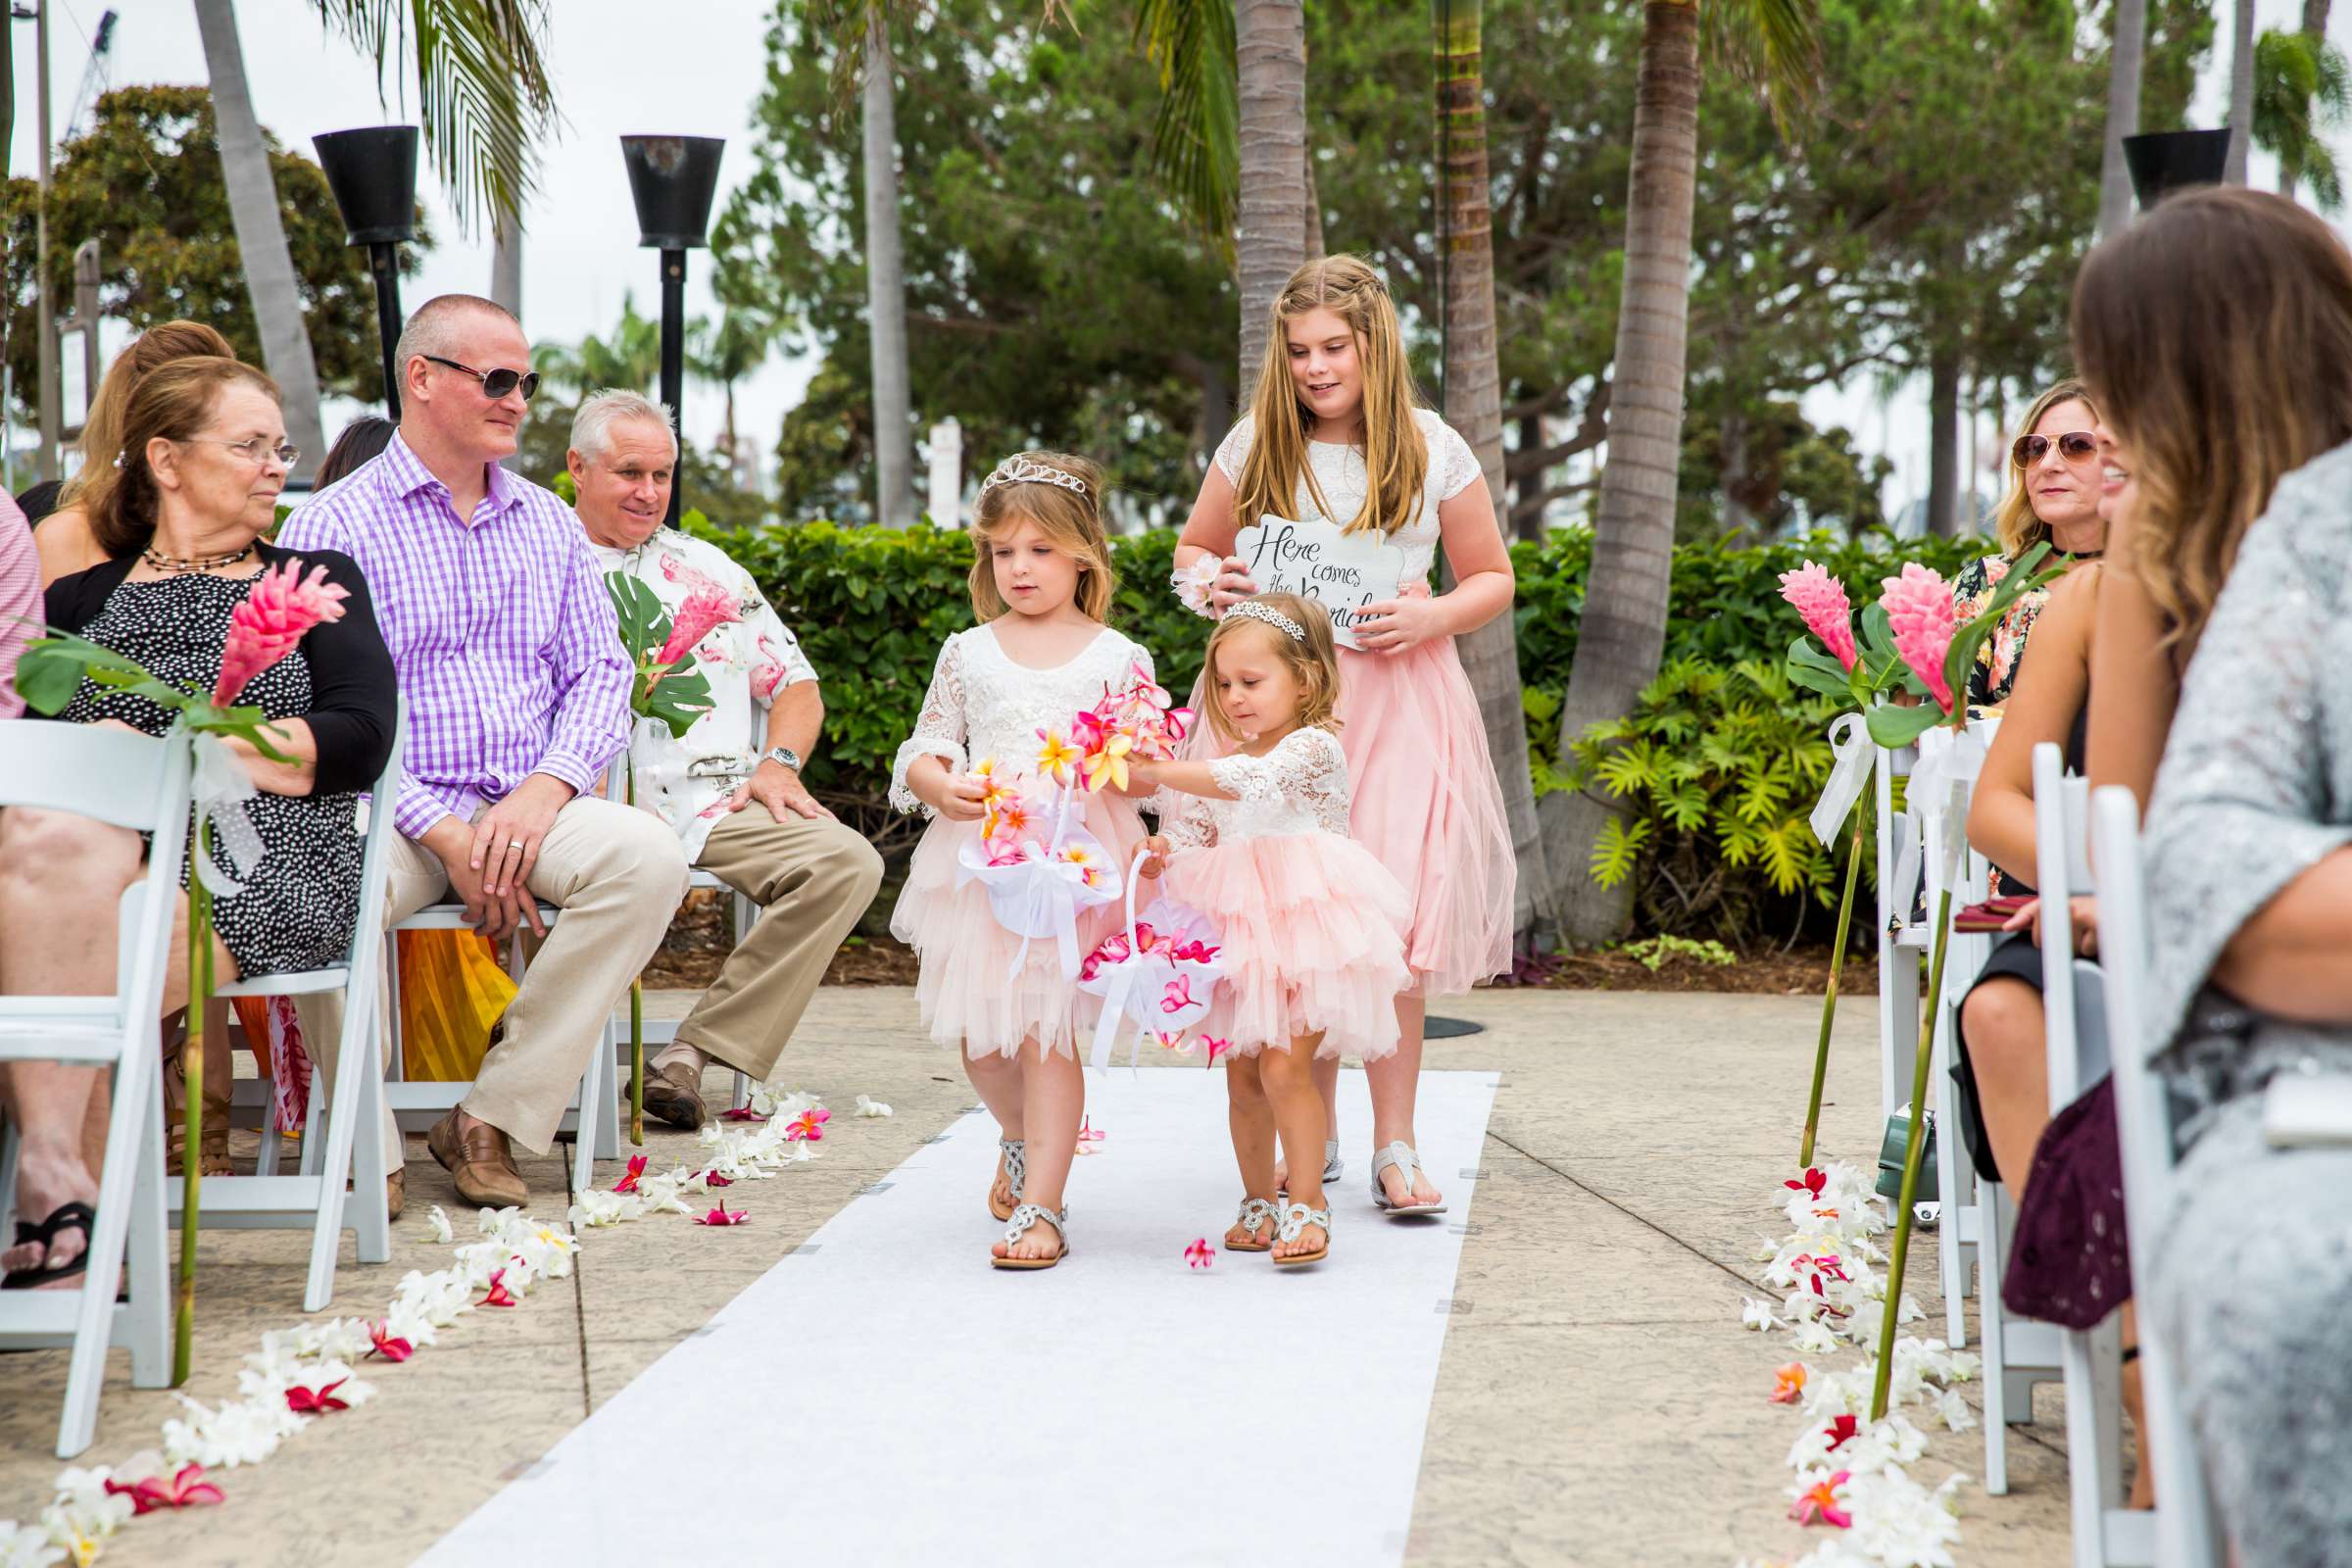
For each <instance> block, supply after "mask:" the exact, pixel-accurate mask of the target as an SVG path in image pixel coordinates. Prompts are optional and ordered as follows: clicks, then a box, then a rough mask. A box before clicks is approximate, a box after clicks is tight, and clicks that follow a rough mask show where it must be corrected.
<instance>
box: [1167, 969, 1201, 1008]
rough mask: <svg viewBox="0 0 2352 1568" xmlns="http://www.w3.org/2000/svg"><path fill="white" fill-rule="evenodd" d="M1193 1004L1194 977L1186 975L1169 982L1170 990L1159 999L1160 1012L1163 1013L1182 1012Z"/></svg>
mask: <svg viewBox="0 0 2352 1568" xmlns="http://www.w3.org/2000/svg"><path fill="white" fill-rule="evenodd" d="M1191 1005H1193V977H1192V976H1191V975H1186V974H1180V975H1178V976H1177V977H1176V978H1175V979H1173V980H1171V981H1169V982H1168V989H1167V990H1166V991H1165V992H1163V993H1162V994H1161V996H1160V999H1159V1010H1160V1011H1162V1012H1182V1011H1183V1010H1184V1009H1185V1008H1187V1007H1189V1006H1191Z"/></svg>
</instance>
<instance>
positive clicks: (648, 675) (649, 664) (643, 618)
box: [605, 571, 711, 740]
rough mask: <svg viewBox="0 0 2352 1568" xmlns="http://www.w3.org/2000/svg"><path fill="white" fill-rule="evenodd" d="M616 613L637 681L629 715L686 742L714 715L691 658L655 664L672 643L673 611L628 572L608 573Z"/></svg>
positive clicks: (705, 682)
mask: <svg viewBox="0 0 2352 1568" xmlns="http://www.w3.org/2000/svg"><path fill="white" fill-rule="evenodd" d="M605 591H606V592H607V593H609V594H611V595H612V596H613V616H614V618H615V619H617V620H618V621H619V623H620V645H621V646H622V647H623V648H625V649H627V650H628V654H629V662H630V663H632V664H634V665H635V666H636V668H637V678H636V680H635V682H634V683H633V684H632V685H631V686H630V689H629V711H631V712H632V713H635V714H636V715H637V716H638V717H639V718H650V719H653V720H655V721H657V722H659V723H662V724H666V725H668V726H669V733H670V737H671V739H673V740H684V739H685V738H686V732H687V731H688V730H690V729H692V728H693V727H694V721H695V720H696V719H698V718H701V717H702V716H703V715H704V714H705V713H708V712H709V711H711V682H710V680H709V679H708V678H707V677H705V675H704V674H703V672H702V671H701V670H699V669H697V668H695V667H694V656H693V655H692V654H688V655H687V656H686V657H685V658H684V659H682V660H680V661H678V662H677V663H675V664H657V663H655V662H654V656H655V655H657V654H659V653H660V652H661V651H662V644H663V643H666V642H668V641H669V631H670V618H669V612H668V611H666V610H663V609H662V600H661V598H660V597H659V596H658V595H656V594H655V592H654V591H653V590H652V589H651V588H648V587H647V586H646V585H645V584H644V583H642V582H639V581H638V580H637V579H636V578H635V577H632V576H631V575H629V574H628V573H627V572H625V571H609V572H607V573H605Z"/></svg>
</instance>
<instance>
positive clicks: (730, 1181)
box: [703, 1171, 735, 1187]
mask: <svg viewBox="0 0 2352 1568" xmlns="http://www.w3.org/2000/svg"><path fill="white" fill-rule="evenodd" d="M703 1185H704V1186H706V1187H732V1186H734V1185H735V1178H734V1177H732V1176H721V1175H720V1174H719V1173H718V1172H716V1171H709V1172H706V1173H705V1174H704V1176H703Z"/></svg>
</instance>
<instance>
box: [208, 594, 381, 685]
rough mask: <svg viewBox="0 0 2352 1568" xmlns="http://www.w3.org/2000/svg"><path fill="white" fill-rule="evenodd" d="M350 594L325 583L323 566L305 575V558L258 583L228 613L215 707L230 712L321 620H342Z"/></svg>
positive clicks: (215, 683) (216, 683)
mask: <svg viewBox="0 0 2352 1568" xmlns="http://www.w3.org/2000/svg"><path fill="white" fill-rule="evenodd" d="M350 596H351V591H350V590H349V589H347V588H343V587H340V586H338V585H337V584H335V583H331V582H328V581H327V580H326V568H325V567H324V566H313V567H312V568H311V574H310V575H309V576H308V577H304V576H303V575H302V560H301V558H300V557H294V558H292V559H289V560H286V561H281V562H279V563H278V564H276V565H274V566H270V567H269V568H268V569H266V570H265V571H263V573H262V574H261V575H260V576H259V577H256V578H255V579H254V580H253V592H251V593H249V594H247V595H246V596H245V602H244V603H243V604H241V605H239V606H237V608H236V609H234V610H232V611H230V612H229V613H228V642H227V644H226V645H225V646H224V647H223V648H222V649H221V678H220V679H219V680H218V681H216V682H214V683H213V706H215V707H216V708H226V707H227V706H228V705H229V704H231V703H233V702H235V701H236V700H237V694H238V693H239V692H241V691H243V690H244V689H245V687H246V685H247V683H249V682H250V681H251V680H252V679H253V677H254V676H256V675H259V674H260V673H261V672H262V671H263V670H265V669H268V668H269V667H270V665H272V664H274V663H276V662H278V661H279V660H281V659H283V658H285V657H286V656H287V655H288V654H290V653H292V652H293V651H294V645H295V644H297V643H299V642H301V641H302V634H303V633H304V632H306V631H309V630H310V629H311V628H312V627H313V626H316V625H318V624H319V622H320V621H322V620H341V619H342V618H343V601H344V600H345V599H347V598H349V597H350Z"/></svg>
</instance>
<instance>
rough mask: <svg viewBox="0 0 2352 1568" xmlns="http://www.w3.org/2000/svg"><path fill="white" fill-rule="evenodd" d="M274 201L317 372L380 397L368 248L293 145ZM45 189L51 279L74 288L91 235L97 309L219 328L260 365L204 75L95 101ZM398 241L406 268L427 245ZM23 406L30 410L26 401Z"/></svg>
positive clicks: (25, 380) (13, 240)
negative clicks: (195, 82) (348, 232)
mask: <svg viewBox="0 0 2352 1568" xmlns="http://www.w3.org/2000/svg"><path fill="white" fill-rule="evenodd" d="M270 165H271V168H272V170H273V172H274V173H275V175H276V181H277V194H278V208H279V213H280V215H281V217H282V219H283V221H284V223H285V229H286V244H287V247H288V249H289V250H291V251H292V253H293V260H294V271H295V275H296V276H297V277H298V278H299V279H300V280H301V284H302V296H303V306H304V315H305V318H306V319H307V321H308V323H309V327H310V338H311V352H312V353H313V355H314V356H316V358H317V360H318V363H319V382H320V384H321V385H322V386H323V387H325V388H326V389H327V390H329V391H332V392H338V393H342V394H343V395H345V396H348V397H353V398H357V399H359V400H361V401H362V402H375V401H377V400H379V399H381V398H382V396H383V384H384V378H383V362H382V359H381V357H380V355H379V353H378V349H377V345H376V335H375V288H374V284H373V283H372V282H371V281H370V280H369V278H368V260H367V253H366V252H364V251H360V250H356V249H353V248H352V247H350V246H348V245H346V244H344V243H343V220H342V217H341V216H340V214H339V213H338V212H337V210H336V208H335V201H334V196H333V194H332V193H331V192H330V191H328V189H327V188H326V175H325V174H324V173H323V172H320V170H319V166H318V165H317V164H314V163H312V162H311V161H310V160H309V159H307V158H305V157H303V156H302V155H301V154H299V153H291V152H286V151H284V150H282V149H280V148H279V147H278V146H277V145H276V143H275V141H274V140H272V141H271V144H270ZM35 194H36V189H35V186H34V183H33V181H31V180H29V179H12V180H10V181H9V182H8V187H7V206H6V223H7V242H8V256H7V274H6V275H7V288H8V299H7V305H8V312H9V318H8V363H9V366H10V367H11V368H13V369H14V370H15V372H16V384H17V386H19V387H20V388H30V387H31V386H33V385H35V384H36V383H35V366H34V356H35V354H36V352H37V346H38V343H39V339H38V337H37V336H36V335H35V333H34V329H33V323H34V298H35V291H34V278H33V257H34V245H33V221H34V212H33V205H34V198H35ZM423 221H424V220H423V215H422V213H421V212H419V214H418V216H417V225H418V236H419V237H418V239H417V243H416V244H415V245H413V246H410V247H408V248H406V249H405V250H404V251H403V253H402V258H401V268H402V270H403V271H410V272H413V271H414V270H416V268H417V257H416V252H417V251H420V250H424V249H427V248H429V247H430V245H431V243H432V241H431V238H430V236H429V235H426V234H425V233H424V232H423ZM49 236H50V241H51V252H50V279H49V280H50V286H51V287H52V288H53V289H55V290H56V294H57V298H58V299H59V300H61V301H66V302H70V301H72V299H73V248H74V246H76V245H78V244H80V243H81V242H82V241H83V240H85V239H96V240H97V241H98V264H99V284H98V300H99V309H100V311H101V312H102V313H103V314H105V315H108V316H113V317H119V318H121V319H123V320H126V321H128V322H129V323H130V325H131V326H132V327H133V328H134V329H137V330H144V329H145V328H147V327H149V326H151V325H153V324H154V323H156V322H158V321H168V320H172V319H178V318H185V319H189V320H195V321H203V322H205V323H206V324H208V325H210V326H213V327H216V328H218V329H219V330H220V331H221V334H222V335H223V336H225V337H226V338H227V339H228V341H229V342H230V343H231V344H232V345H234V347H235V348H236V351H237V357H238V358H239V359H242V360H245V361H247V362H248V363H250V364H254V365H259V364H261V363H262V344H261V336H260V333H259V331H258V330H257V329H256V327H255V325H254V319H253V302H252V299H251V297H250V296H249V295H248V294H247V292H246V288H245V273H244V270H243V263H242V261H241V259H240V258H239V256H238V254H237V242H236V238H235V231H234V228H233V227H232V225H231V224H230V222H229V217H228V194H227V190H226V188H225V187H224V186H223V185H222V183H221V152H220V143H219V140H218V138H217V135H216V132H215V130H214V126H213V107H212V97H211V95H210V94H209V93H207V92H206V91H205V89H204V88H202V87H123V88H118V89H117V90H115V91H113V92H110V93H107V94H105V95H104V96H102V97H101V98H100V99H99V100H98V104H97V112H96V116H95V118H94V119H93V121H92V123H91V125H90V129H89V131H88V132H87V133H86V134H84V135H82V136H78V137H76V138H74V139H73V140H72V141H69V142H67V143H65V145H64V146H62V147H61V148H60V149H59V150H58V159H57V164H56V167H55V177H54V180H53V183H52V185H51V188H50V194H49ZM21 407H22V408H25V409H27V410H28V409H29V407H30V405H29V404H26V403H23V402H22V400H21Z"/></svg>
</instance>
